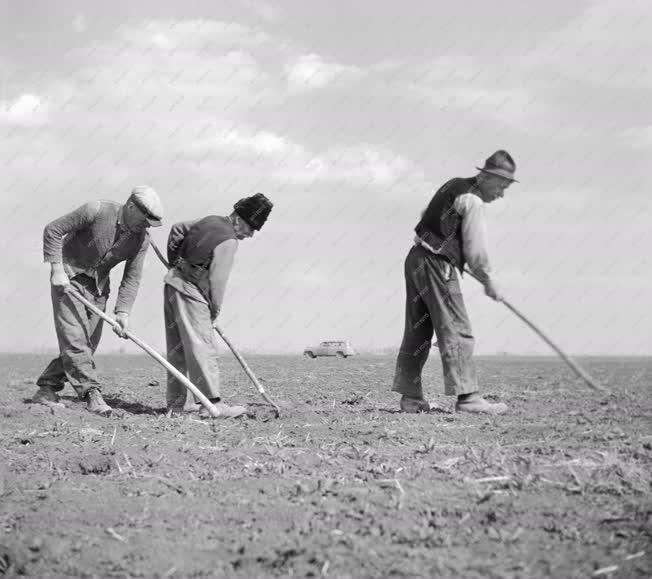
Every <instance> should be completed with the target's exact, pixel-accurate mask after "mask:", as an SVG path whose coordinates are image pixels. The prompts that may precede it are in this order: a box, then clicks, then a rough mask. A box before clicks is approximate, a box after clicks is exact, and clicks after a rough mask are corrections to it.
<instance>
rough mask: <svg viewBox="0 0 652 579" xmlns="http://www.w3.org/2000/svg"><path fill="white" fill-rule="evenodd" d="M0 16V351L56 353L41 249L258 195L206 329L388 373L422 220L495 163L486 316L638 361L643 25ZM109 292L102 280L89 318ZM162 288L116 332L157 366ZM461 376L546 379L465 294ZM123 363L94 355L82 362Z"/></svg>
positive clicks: (326, 13)
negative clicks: (69, 229) (473, 357)
mask: <svg viewBox="0 0 652 579" xmlns="http://www.w3.org/2000/svg"><path fill="white" fill-rule="evenodd" d="M534 6H535V4H534V3H525V2H520V1H517V0H513V1H512V0H494V1H493V2H490V3H489V2H481V1H476V0H465V1H462V2H431V1H423V2H420V1H412V2H402V3H398V2H371V1H357V2H355V3H353V2H349V1H340V0H332V1H329V2H314V1H309V0H308V1H306V0H304V1H278V2H266V1H264V0H261V1H255V2H254V1H253V0H241V1H233V2H213V1H208V0H205V1H194V2H193V1H184V2H171V1H169V0H157V1H156V2H153V1H143V2H138V3H128V2H110V3H108V2H98V1H86V2H81V1H77V2H70V1H66V0H64V1H60V2H57V3H53V2H46V1H43V2H34V1H23V2H10V1H9V0H0V135H1V138H0V165H1V167H2V170H0V231H1V232H2V234H1V235H2V236H1V238H0V240H1V241H0V245H1V251H0V266H1V267H2V271H3V275H2V277H1V278H0V318H1V319H2V320H3V326H4V331H3V332H2V333H1V334H0V351H12V352H44V351H49V350H55V349H56V337H55V333H54V326H53V321H52V311H51V304H50V294H49V267H48V266H47V264H44V263H43V257H42V231H43V227H44V226H45V225H46V224H47V223H48V222H49V221H51V220H53V219H55V218H57V217H59V216H61V215H63V214H64V213H67V212H68V211H71V210H72V209H74V208H75V207H77V206H79V205H81V204H82V203H84V202H86V201H89V200H92V199H113V200H116V201H124V200H126V198H127V197H128V195H129V193H130V191H131V189H132V188H133V187H135V186H137V185H141V184H148V185H151V186H152V187H154V188H155V189H156V190H157V192H158V193H159V195H160V196H161V198H162V200H163V203H164V206H165V223H164V226H163V227H161V228H158V229H155V230H152V236H153V238H154V240H155V241H156V243H157V244H158V245H159V246H160V247H162V248H164V247H165V243H166V239H167V234H168V232H169V227H170V226H171V225H172V224H173V223H176V222H178V221H183V220H187V219H193V218H197V217H202V216H205V215H209V214H217V215H226V214H228V213H230V211H231V208H232V206H233V203H234V202H235V201H237V200H238V199H239V198H241V197H244V196H248V195H252V194H253V193H255V192H258V191H260V192H263V193H265V194H266V195H267V196H268V197H269V198H270V199H271V200H272V201H273V202H274V209H273V212H272V214H271V216H270V218H269V220H268V222H267V223H266V224H265V226H264V228H263V229H262V230H261V231H260V232H259V233H257V234H256V235H255V237H254V238H253V239H251V240H246V241H243V242H241V243H240V247H239V249H238V253H237V256H236V262H235V265H234V269H233V272H232V275H231V278H230V280H229V282H228V287H227V292H226V298H225V301H224V304H223V312H222V314H221V322H222V326H223V328H224V331H225V333H226V334H227V335H228V336H229V337H230V338H231V339H232V341H233V342H235V343H236V344H237V345H239V346H241V347H242V348H244V349H246V350H247V351H259V352H266V353H275V352H297V353H301V352H302V350H303V348H304V346H306V345H309V344H313V343H317V342H319V341H321V340H338V339H348V340H350V341H351V342H352V343H353V345H354V346H355V347H358V348H359V349H363V350H378V349H381V348H390V349H391V348H397V347H398V345H399V343H400V340H401V335H402V330H403V322H404V318H403V315H404V299H405V296H404V280H403V261H404V259H405V255H406V253H407V251H408V250H409V248H410V246H411V244H412V238H413V228H414V226H415V225H416V223H417V221H418V219H419V215H420V213H421V211H422V210H423V208H424V207H425V206H426V205H427V203H428V201H429V200H430V198H431V197H432V195H433V194H434V192H435V191H436V190H437V188H438V187H439V186H441V185H442V184H443V183H444V182H445V181H447V180H448V179H450V178H452V177H470V176H473V175H474V174H475V173H476V172H477V170H476V167H477V166H481V165H482V163H483V162H484V159H486V158H487V157H488V156H489V155H490V154H491V153H493V152H494V151H495V150H497V149H506V150H508V151H509V152H510V153H511V155H512V156H513V157H514V159H515V161H516V164H517V178H518V179H519V181H520V182H519V183H517V184H514V185H513V186H512V187H510V188H509V189H508V191H507V194H506V196H505V198H504V199H502V200H500V201H498V202H496V203H494V204H492V205H491V206H487V207H486V218H487V228H488V232H489V244H490V255H491V261H492V264H493V267H494V269H495V271H496V275H497V278H498V280H499V282H500V284H501V286H502V287H503V290H504V294H505V295H506V296H507V298H508V299H509V301H510V302H511V303H512V304H513V305H515V306H516V307H517V308H519V309H520V310H521V311H522V312H523V313H524V314H526V315H527V316H528V317H530V318H531V319H532V320H533V321H534V322H535V323H537V324H538V325H539V326H540V327H541V328H542V329H543V330H544V331H546V332H547V333H548V334H549V335H550V336H551V337H552V338H553V339H554V340H555V341H556V342H557V343H558V344H559V345H560V346H561V347H562V348H564V349H565V350H566V351H568V352H570V353H571V354H574V355H651V354H652V340H650V334H651V332H650V325H651V322H652V313H651V312H652V259H651V257H650V253H651V250H652V233H651V230H652V228H651V223H652V220H651V218H652V200H651V199H652V196H651V193H652V192H651V191H650V190H649V185H648V182H647V174H648V172H649V168H648V167H649V164H650V160H651V154H652V70H651V67H652V65H651V64H650V63H651V62H652V3H650V2H648V1H647V0H617V1H616V0H563V1H560V0H550V1H548V2H546V3H545V5H544V4H539V5H538V6H539V8H538V9H536V8H534ZM121 270H122V267H121V266H120V267H119V268H116V270H114V273H113V274H112V287H113V293H112V298H111V301H110V308H111V311H112V307H113V302H114V300H115V296H116V293H117V287H118V285H119V281H120V277H121V273H122V271H121ZM164 273H165V272H164V270H163V267H162V266H161V264H160V263H159V262H158V261H157V259H156V257H155V255H154V254H153V253H152V254H151V255H150V256H149V258H148V261H147V263H146V265H145V271H144V275H143V279H142V283H141V289H140V292H139V296H138V299H137V301H136V305H135V307H134V311H133V312H132V316H131V329H132V330H133V332H134V333H135V334H137V335H138V336H139V337H141V338H142V339H144V340H145V341H147V342H148V343H150V344H151V345H152V346H154V347H155V348H156V349H158V350H160V351H163V350H164V347H165V339H164V328H163V285H162V278H163V275H164ZM462 285H463V291H464V294H465V299H466V303H467V309H468V311H469V315H470V317H471V321H472V324H473V328H474V334H475V337H476V344H477V346H476V351H477V352H478V353H479V354H494V353H502V352H507V353H512V354H550V353H551V351H550V350H549V348H548V346H546V345H545V344H544V343H543V342H542V341H541V340H540V339H539V338H538V337H537V336H535V335H534V334H533V333H532V331H531V330H529V329H528V328H527V327H526V326H524V325H523V323H522V322H521V321H519V320H518V319H517V318H516V317H515V316H514V315H513V314H512V313H511V312H509V311H508V309H507V308H505V307H504V305H502V304H500V303H496V302H493V301H491V300H490V299H489V298H487V297H486V296H485V295H484V293H483V290H482V288H481V287H480V286H479V285H478V284H477V282H475V281H474V280H473V279H466V278H465V279H464V280H463V282H462ZM119 348H122V349H124V350H125V351H127V352H134V353H135V352H138V348H137V347H136V346H135V345H133V344H131V343H126V342H124V341H122V340H120V339H119V338H117V337H116V336H114V335H113V334H112V333H111V332H110V331H106V330H105V336H104V339H103V342H102V344H101V346H100V351H101V352H110V351H115V350H117V349H119Z"/></svg>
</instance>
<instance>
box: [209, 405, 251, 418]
mask: <svg viewBox="0 0 652 579" xmlns="http://www.w3.org/2000/svg"><path fill="white" fill-rule="evenodd" d="M211 402H212V401H211ZM213 406H215V408H217V410H218V412H219V413H220V415H219V416H215V418H238V416H242V415H243V414H246V412H247V409H246V408H245V407H244V406H229V405H228V404H225V403H224V402H213ZM198 415H199V416H200V417H201V418H213V416H211V415H210V414H209V412H208V410H206V407H205V406H202V407H201V408H200V410H199V414H198Z"/></svg>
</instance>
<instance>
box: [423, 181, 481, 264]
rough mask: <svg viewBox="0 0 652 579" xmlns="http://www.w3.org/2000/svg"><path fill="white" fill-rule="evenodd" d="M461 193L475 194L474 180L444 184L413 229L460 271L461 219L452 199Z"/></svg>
mask: <svg viewBox="0 0 652 579" xmlns="http://www.w3.org/2000/svg"><path fill="white" fill-rule="evenodd" d="M464 193H473V194H475V195H477V194H478V193H477V190H476V181H475V177H471V178H468V179H463V178H460V177H457V178H455V179H451V180H450V181H448V183H445V184H444V185H443V186H442V187H441V188H440V189H439V191H437V193H435V194H434V196H433V198H432V199H431V200H430V203H429V204H428V207H427V208H426V210H425V211H424V212H423V215H422V216H421V221H419V223H418V224H417V226H416V227H415V228H414V230H415V231H416V233H417V235H418V236H419V237H420V238H421V239H423V240H424V241H425V242H426V243H428V244H429V245H431V246H432V247H433V248H434V249H435V250H436V251H437V252H438V253H440V254H441V255H443V256H444V257H445V258H446V259H448V261H450V262H451V263H452V264H453V265H454V266H456V267H457V268H459V270H460V271H464V262H465V260H464V246H463V240H462V217H461V216H460V215H459V214H458V213H457V211H455V206H454V205H455V199H457V198H458V197H459V196H460V195H463V194H464Z"/></svg>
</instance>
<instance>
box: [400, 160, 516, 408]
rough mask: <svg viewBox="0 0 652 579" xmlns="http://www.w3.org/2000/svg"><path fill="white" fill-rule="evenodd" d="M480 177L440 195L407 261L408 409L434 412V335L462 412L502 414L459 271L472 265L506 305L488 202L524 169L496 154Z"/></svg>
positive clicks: (404, 360)
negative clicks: (485, 391)
mask: <svg viewBox="0 0 652 579" xmlns="http://www.w3.org/2000/svg"><path fill="white" fill-rule="evenodd" d="M478 170H479V173H478V174H477V175H476V176H475V177H470V178H455V179H452V180H450V181H448V182H447V183H446V184H444V185H443V186H442V187H441V188H440V189H439V190H438V191H437V192H436V193H435V195H434V197H433V198H432V200H431V201H430V203H429V204H428V207H427V208H426V210H425V211H424V212H423V214H422V216H421V220H420V221H419V223H418V224H417V226H416V228H415V232H416V237H415V243H414V246H413V247H412V248H411V249H410V251H409V253H408V255H407V257H406V259H405V286H406V306H405V330H404V334H403V342H402V343H401V347H400V350H399V354H398V358H397V360H396V371H395V375H394V385H393V388H392V389H393V391H394V392H398V393H400V394H401V395H402V397H401V402H400V406H401V410H402V411H403V412H409V413H417V412H427V411H428V410H430V404H429V403H428V402H427V401H426V400H425V399H424V397H423V386H422V383H421V373H422V370H423V366H424V364H425V363H426V360H427V359H428V354H429V351H430V345H431V341H432V338H433V333H434V334H435V335H436V337H437V345H438V347H439V353H440V356H441V361H442V366H443V372H444V389H445V393H446V394H447V395H451V396H457V402H456V405H455V407H456V410H457V411H460V412H473V413H487V414H502V413H503V412H505V411H506V410H507V406H506V405H505V404H503V403H497V404H492V403H490V402H488V401H487V400H485V399H484V398H483V397H482V396H481V395H480V393H479V388H478V383H477V379H476V373H475V366H474V363H473V347H474V340H473V333H472V330H471V324H470V322H469V318H468V315H467V313H466V308H465V306H464V299H463V297H462V292H461V289H460V285H459V279H458V274H457V272H456V269H458V270H459V272H460V273H462V272H463V271H464V266H465V264H466V265H467V266H468V268H469V269H470V270H471V272H472V273H473V274H474V275H475V276H476V277H477V278H478V279H479V280H480V281H481V282H482V283H483V284H484V288H485V293H486V295H488V296H489V297H490V298H492V299H494V300H497V301H500V300H501V294H500V290H499V289H498V286H497V283H496V279H495V274H494V273H493V271H492V269H491V266H490V264H489V258H488V254H487V241H486V232H485V220H484V204H485V203H492V202H493V201H495V200H496V199H500V198H501V197H503V195H504V192H505V189H507V187H509V185H510V184H511V183H513V182H514V181H515V179H514V171H515V170H516V164H515V163H514V159H512V157H511V156H510V154H509V153H508V152H507V151H502V150H501V151H496V152H495V153H494V154H493V155H491V156H490V157H489V158H488V159H487V160H486V162H485V165H484V167H482V168H480V167H478Z"/></svg>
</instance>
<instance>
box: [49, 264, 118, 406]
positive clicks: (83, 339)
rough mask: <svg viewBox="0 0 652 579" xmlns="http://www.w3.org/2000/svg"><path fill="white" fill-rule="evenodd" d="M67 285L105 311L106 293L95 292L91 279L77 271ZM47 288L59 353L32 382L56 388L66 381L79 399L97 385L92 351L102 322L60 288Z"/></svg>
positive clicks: (98, 386) (100, 331) (100, 334)
mask: <svg viewBox="0 0 652 579" xmlns="http://www.w3.org/2000/svg"><path fill="white" fill-rule="evenodd" d="M70 284H71V285H72V287H73V288H74V289H76V290H77V292H78V293H80V294H81V295H82V296H83V297H85V298H86V299H87V300H88V301H89V302H91V303H92V304H94V305H95V306H96V307H97V308H99V309H100V310H102V311H105V309H106V301H107V297H108V296H106V295H104V296H101V295H99V292H98V290H97V287H96V285H95V280H94V279H92V278H91V277H88V276H86V275H84V274H80V275H77V276H75V277H74V278H72V279H71V280H70ZM50 289H51V295H52V311H53V313H54V327H55V330H56V332H57V340H58V342H59V356H58V357H56V358H54V360H52V361H51V362H50V363H49V364H48V365H47V367H46V368H45V370H44V371H43V373H42V374H41V376H40V377H39V379H38V380H37V381H36V383H37V384H38V385H39V386H51V387H52V388H53V389H54V390H56V391H59V390H62V389H63V387H64V383H65V382H66V381H67V382H70V385H71V386H72V387H73V388H74V389H75V391H76V392H77V395H78V396H79V397H80V398H83V397H84V396H85V395H86V393H87V392H88V390H89V389H90V388H98V389H99V388H100V384H99V381H98V379H97V373H96V370H95V361H94V360H93V354H95V350H97V346H98V344H99V343H100V337H101V336H102V326H103V321H102V318H100V317H99V316H98V315H96V314H94V313H93V312H91V311H90V310H88V309H87V308H86V306H85V305H84V304H82V303H81V302H80V301H79V300H77V299H76V298H74V297H72V296H71V295H69V294H68V293H66V292H64V291H63V289H62V288H58V287H54V286H51V288H50Z"/></svg>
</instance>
